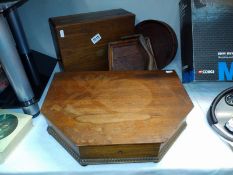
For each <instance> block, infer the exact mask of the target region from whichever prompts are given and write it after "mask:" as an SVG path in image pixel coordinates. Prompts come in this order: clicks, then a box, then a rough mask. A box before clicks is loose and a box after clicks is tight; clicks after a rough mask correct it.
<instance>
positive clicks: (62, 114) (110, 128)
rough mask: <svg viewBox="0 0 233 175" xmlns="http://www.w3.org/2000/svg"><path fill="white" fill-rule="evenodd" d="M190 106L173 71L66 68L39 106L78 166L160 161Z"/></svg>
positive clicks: (52, 129)
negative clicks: (70, 69)
mask: <svg viewBox="0 0 233 175" xmlns="http://www.w3.org/2000/svg"><path fill="white" fill-rule="evenodd" d="M192 107H193V104H192V102H191V100H190V99H189V96H188V95H187V93H186V91H185V90H184V88H183V86H182V84H181V83H180V81H179V79H178V77H177V75H176V73H174V72H173V73H166V72H165V71H135V72H134V71H132V72H76V73H75V72H72V73H71V72H66V73H59V74H57V75H55V78H54V80H53V82H52V85H51V87H50V89H49V91H48V95H47V97H46V99H45V102H44V104H43V107H42V113H43V114H44V115H45V116H46V118H47V121H48V125H49V126H48V132H49V133H50V134H51V135H52V136H53V137H54V138H55V139H56V140H57V141H58V142H59V143H60V144H61V145H63V146H64V147H65V148H66V150H67V151H68V152H69V153H70V154H71V155H72V156H73V157H74V158H75V159H76V160H77V161H78V162H79V163H80V164H81V165H88V164H102V163H124V162H148V161H153V162H157V161H159V160H160V159H161V158H162V156H163V155H164V154H165V153H166V151H167V150H168V149H169V147H170V146H171V145H172V143H173V142H174V140H175V139H176V138H177V137H178V135H179V133H181V131H182V130H183V129H184V128H185V126H186V122H185V117H186V116H187V114H188V113H189V112H190V111H191V109H192Z"/></svg>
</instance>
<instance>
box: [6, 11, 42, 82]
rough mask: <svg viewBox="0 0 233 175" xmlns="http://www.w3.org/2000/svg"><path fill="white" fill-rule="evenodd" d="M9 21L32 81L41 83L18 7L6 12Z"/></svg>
mask: <svg viewBox="0 0 233 175" xmlns="http://www.w3.org/2000/svg"><path fill="white" fill-rule="evenodd" d="M5 16H6V19H7V22H8V24H9V26H10V29H11V32H12V35H13V37H14V40H15V42H16V45H17V48H18V51H19V54H20V55H21V56H22V61H23V64H25V66H26V67H25V68H26V72H27V71H28V72H27V73H28V74H29V75H30V76H31V77H32V81H33V83H34V84H35V85H36V86H39V85H40V78H39V74H38V72H37V70H36V67H35V64H34V62H33V60H32V59H31V55H30V49H29V46H28V43H27V40H26V36H25V33H24V30H23V27H22V24H21V22H20V19H19V16H18V13H17V9H9V10H8V11H7V12H5Z"/></svg>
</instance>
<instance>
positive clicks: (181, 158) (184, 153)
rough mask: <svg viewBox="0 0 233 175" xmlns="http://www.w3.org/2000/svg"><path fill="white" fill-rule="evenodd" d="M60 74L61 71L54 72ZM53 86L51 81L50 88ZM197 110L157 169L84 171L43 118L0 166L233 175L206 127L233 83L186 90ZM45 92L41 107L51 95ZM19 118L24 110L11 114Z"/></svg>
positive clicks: (230, 156)
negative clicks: (215, 105)
mask: <svg viewBox="0 0 233 175" xmlns="http://www.w3.org/2000/svg"><path fill="white" fill-rule="evenodd" d="M56 71H59V68H58V65H57V66H56V68H55V71H54V72H56ZM51 81H52V77H51V79H50V81H49V84H50V83H51ZM184 86H185V89H186V90H187V92H188V94H189V96H190V97H191V99H192V101H193V103H194V108H193V110H192V111H191V112H190V113H189V114H188V116H187V127H186V129H185V130H184V131H183V132H182V133H181V135H180V136H179V138H178V139H177V140H176V142H175V143H174V144H173V146H172V147H171V148H170V149H169V151H168V152H167V154H166V155H165V156H164V157H163V159H162V160H161V161H160V162H159V163H132V164H109V165H89V166H86V167H82V166H80V165H79V164H78V163H77V162H76V161H75V160H74V159H73V158H72V157H71V156H70V155H69V154H68V153H67V152H66V150H65V149H64V148H63V147H62V146H61V145H60V144H59V143H58V142H57V141H56V140H55V139H53V137H52V136H50V135H49V134H48V133H47V131H46V129H47V123H46V120H45V117H44V116H43V114H41V115H39V116H38V117H37V118H35V119H33V125H34V126H33V128H32V129H31V131H30V132H28V134H27V135H26V136H25V138H24V139H23V140H22V141H21V142H20V143H19V144H18V146H17V147H16V148H15V149H14V150H13V152H12V153H11V155H10V156H9V157H8V158H7V159H6V161H5V162H4V163H3V164H1V165H0V174H2V173H4V174H5V173H6V174H9V173H15V174H19V173H23V174H26V173H27V174H77V173H79V174H101V175H103V174H119V173H121V174H147V175H148V174H155V173H156V174H161V175H162V174H181V173H183V174H200V173H201V174H208V175H209V174H215V175H216V174H224V175H225V174H229V175H232V174H233V150H232V148H231V147H230V146H229V145H228V144H226V143H225V142H223V141H222V140H221V139H220V138H219V137H218V135H217V134H216V133H215V132H214V131H213V130H212V129H211V127H210V126H209V125H208V123H207V119H206V113H207V110H208V108H209V106H210V104H211V102H212V101H213V99H214V98H215V97H216V95H217V94H219V93H220V92H221V91H222V90H224V89H226V88H228V87H230V86H232V82H228V83H227V82H208V83H207V82H194V83H189V84H184ZM47 90H48V87H47V88H46V90H45V92H44V94H43V96H42V98H41V100H40V102H39V105H40V106H41V105H42V103H43V101H44V98H45V96H46V94H47ZM12 111H13V112H21V110H16V109H15V110H12Z"/></svg>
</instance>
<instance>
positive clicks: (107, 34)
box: [49, 9, 135, 71]
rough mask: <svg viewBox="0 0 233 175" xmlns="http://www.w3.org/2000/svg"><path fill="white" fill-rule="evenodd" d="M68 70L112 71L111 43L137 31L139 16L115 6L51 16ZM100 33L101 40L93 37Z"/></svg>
mask: <svg viewBox="0 0 233 175" xmlns="http://www.w3.org/2000/svg"><path fill="white" fill-rule="evenodd" d="M49 22H50V26H51V31H52V35H53V38H54V44H55V48H56V52H57V57H58V58H59V59H61V61H62V64H63V66H64V70H65V71H82V70H88V71H93V70H108V55H107V53H108V52H107V48H108V43H109V42H112V41H116V40H119V39H120V37H122V36H125V35H130V34H134V24H135V15H134V14H132V13H130V12H128V11H126V10H123V9H114V10H107V11H99V12H92V13H83V14H77V15H70V16H61V17H54V18H50V19H49ZM96 35H99V36H100V37H101V39H100V41H98V42H97V43H95V44H94V43H93V42H92V41H91V39H92V38H93V37H94V36H96Z"/></svg>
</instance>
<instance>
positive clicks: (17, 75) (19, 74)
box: [0, 14, 40, 117]
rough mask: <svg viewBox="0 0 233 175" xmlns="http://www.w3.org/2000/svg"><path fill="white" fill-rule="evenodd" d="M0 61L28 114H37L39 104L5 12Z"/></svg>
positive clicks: (0, 22)
mask: <svg viewBox="0 0 233 175" xmlns="http://www.w3.org/2000/svg"><path fill="white" fill-rule="evenodd" d="M0 62H1V64H2V66H3V69H4V71H5V73H6V75H7V77H8V79H9V82H10V84H11V86H12V87H13V89H14V91H15V93H16V95H17V97H18V99H19V101H20V102H21V103H22V106H23V111H24V113H26V114H29V115H32V116H34V117H35V116H37V115H38V114H39V113H40V110H39V106H38V104H37V103H36V102H35V99H34V93H33V91H32V89H31V85H30V83H29V81H28V78H27V76H26V73H25V70H24V68H23V65H22V63H21V61H20V57H19V54H18V52H17V49H16V44H15V42H14V39H13V37H12V34H11V32H10V28H9V26H8V23H7V21H6V19H5V18H4V16H3V14H0Z"/></svg>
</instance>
